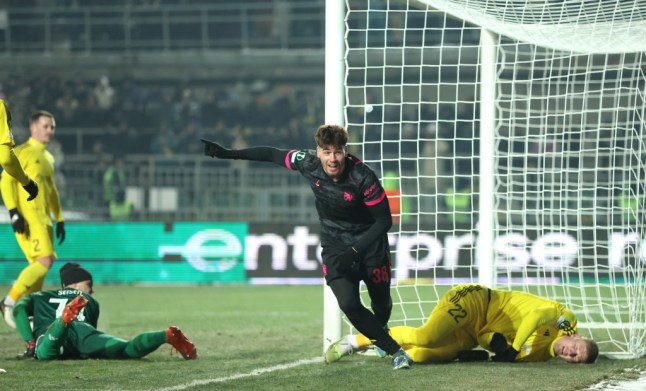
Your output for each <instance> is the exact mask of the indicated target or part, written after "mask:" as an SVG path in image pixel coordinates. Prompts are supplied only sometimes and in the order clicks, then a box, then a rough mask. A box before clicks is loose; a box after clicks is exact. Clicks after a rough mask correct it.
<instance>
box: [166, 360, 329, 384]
mask: <svg viewBox="0 0 646 391" xmlns="http://www.w3.org/2000/svg"><path fill="white" fill-rule="evenodd" d="M319 362H323V357H314V358H310V359H307V360H298V361H294V362H291V363H288V364H280V365H275V366H273V367H267V368H260V369H254V370H253V371H251V372H248V373H238V374H235V375H231V376H224V377H217V378H214V379H203V380H193V381H192V382H190V383H185V384H178V385H176V386H172V387H166V388H159V389H156V390H157V391H180V390H187V389H189V388H193V387H198V386H205V385H209V384H213V383H224V382H228V381H232V380H238V379H244V378H246V377H253V376H260V375H263V374H265V373H269V372H275V371H283V370H285V369H290V368H295V367H299V366H301V365H307V364H314V363H319Z"/></svg>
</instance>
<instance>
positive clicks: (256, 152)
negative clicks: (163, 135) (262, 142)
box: [200, 139, 289, 166]
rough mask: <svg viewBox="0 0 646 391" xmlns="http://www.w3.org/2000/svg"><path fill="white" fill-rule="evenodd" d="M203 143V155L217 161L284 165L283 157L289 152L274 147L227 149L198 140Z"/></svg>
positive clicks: (211, 142)
mask: <svg viewBox="0 0 646 391" xmlns="http://www.w3.org/2000/svg"><path fill="white" fill-rule="evenodd" d="M200 141H202V142H203V143H204V155H206V156H211V157H216V158H218V159H240V160H253V161H258V162H274V163H276V164H278V165H281V166H284V165H285V156H286V155H287V153H288V152H289V151H287V150H282V149H278V148H274V147H251V148H245V149H227V148H224V147H222V146H221V145H220V144H218V143H214V142H213V141H209V140H205V139H200Z"/></svg>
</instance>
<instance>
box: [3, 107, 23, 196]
mask: <svg viewBox="0 0 646 391" xmlns="http://www.w3.org/2000/svg"><path fill="white" fill-rule="evenodd" d="M14 145H15V143H14V140H13V134H11V112H10V111H9V108H8V107H7V105H6V104H5V102H4V101H3V100H2V99H0V163H1V164H2V168H4V170H5V171H6V172H7V173H9V175H11V176H13V177H14V178H16V180H18V182H20V184H21V185H23V186H24V185H26V184H27V183H29V178H28V177H27V174H25V171H24V170H23V168H22V167H21V166H20V162H19V161H18V159H17V158H16V156H15V154H14V152H13V147H14Z"/></svg>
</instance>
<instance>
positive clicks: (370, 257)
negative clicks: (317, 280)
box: [321, 237, 392, 284]
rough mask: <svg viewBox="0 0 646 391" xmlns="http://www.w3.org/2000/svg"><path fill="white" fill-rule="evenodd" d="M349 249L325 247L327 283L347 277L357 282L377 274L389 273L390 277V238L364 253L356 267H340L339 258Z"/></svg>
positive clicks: (324, 265)
mask: <svg viewBox="0 0 646 391" xmlns="http://www.w3.org/2000/svg"><path fill="white" fill-rule="evenodd" d="M348 247H349V246H347V247H343V248H341V247H339V246H327V247H326V246H324V247H323V251H322V252H321V257H322V258H323V277H325V281H326V283H328V284H329V283H330V281H332V280H334V279H337V278H340V277H346V278H349V279H351V280H355V281H362V280H366V279H372V278H373V276H374V274H375V273H380V274H381V275H382V276H383V274H384V273H388V276H389V277H390V275H391V271H392V262H391V257H390V246H389V245H388V238H387V237H384V239H382V240H377V241H376V242H374V243H373V245H372V246H370V247H369V248H368V249H366V251H365V252H364V253H363V256H362V257H361V258H360V259H359V262H358V263H357V264H356V265H340V264H339V263H338V262H337V259H336V258H337V256H338V255H339V254H341V253H343V252H344V251H345V250H346V249H347V248H348Z"/></svg>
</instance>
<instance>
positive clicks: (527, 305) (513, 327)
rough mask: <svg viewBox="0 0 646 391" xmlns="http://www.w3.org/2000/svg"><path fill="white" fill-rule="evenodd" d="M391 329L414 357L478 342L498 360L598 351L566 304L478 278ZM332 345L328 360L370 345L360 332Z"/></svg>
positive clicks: (433, 358) (591, 355) (441, 355)
mask: <svg viewBox="0 0 646 391" xmlns="http://www.w3.org/2000/svg"><path fill="white" fill-rule="evenodd" d="M390 334H391V335H392V337H393V339H395V341H397V342H398V343H399V344H401V345H402V347H403V348H404V349H406V351H407V352H408V354H409V355H410V356H411V358H412V359H413V361H414V362H417V363H434V362H446V361H452V360H455V359H456V358H459V355H460V354H465V353H463V352H466V351H469V350H471V349H473V348H475V347H477V346H478V345H480V346H481V347H483V348H485V349H487V350H488V351H490V352H493V353H494V356H493V357H492V360H493V361H499V362H518V361H546V360H548V359H550V358H552V357H560V358H562V359H564V360H565V361H567V362H571V363H592V362H594V361H595V360H596V359H597V356H598V355H599V348H598V346H597V344H596V343H595V342H594V341H592V340H590V339H585V338H583V337H581V336H580V335H579V334H578V333H577V332H576V318H575V316H574V314H573V313H572V311H570V310H569V309H568V308H567V307H565V306H564V305H562V304H560V303H558V302H556V301H552V300H548V299H544V298H541V297H538V296H535V295H532V294H530V293H526V292H516V291H508V290H497V289H489V288H487V287H485V286H483V285H476V284H463V285H457V286H456V287H454V288H452V289H451V290H449V291H448V292H447V293H446V294H444V296H442V298H441V299H440V301H439V303H438V304H437V306H436V307H435V308H434V309H433V311H432V312H431V315H430V316H429V318H428V320H427V321H426V323H424V325H422V326H421V327H417V328H414V327H408V326H399V327H393V328H391V329H390ZM333 345H334V346H333V347H331V348H330V349H328V351H327V352H326V357H325V360H326V362H333V361H337V360H339V359H340V358H341V357H343V356H347V355H349V354H352V353H353V352H355V351H362V350H366V349H368V348H370V347H372V343H371V341H370V340H369V339H367V338H366V337H365V336H363V335H361V334H359V335H349V336H346V337H344V338H343V339H341V340H339V341H337V342H335V343H334V344H333ZM377 352H378V353H379V351H378V350H377ZM484 353H485V355H486V356H488V355H489V354H488V353H486V352H484ZM465 355H466V354H465Z"/></svg>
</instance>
